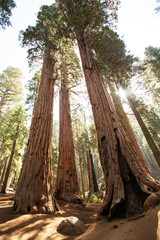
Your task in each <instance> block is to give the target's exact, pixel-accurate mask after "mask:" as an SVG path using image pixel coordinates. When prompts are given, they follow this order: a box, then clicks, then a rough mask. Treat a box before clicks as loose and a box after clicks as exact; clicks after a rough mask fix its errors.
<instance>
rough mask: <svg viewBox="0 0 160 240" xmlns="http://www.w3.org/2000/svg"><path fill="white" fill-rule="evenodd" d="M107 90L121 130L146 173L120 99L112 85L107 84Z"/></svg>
mask: <svg viewBox="0 0 160 240" xmlns="http://www.w3.org/2000/svg"><path fill="white" fill-rule="evenodd" d="M109 89H110V91H111V96H112V99H113V102H114V105H115V109H116V112H117V114H118V117H119V119H120V121H121V123H122V126H123V128H124V129H125V131H126V133H127V136H128V139H129V140H130V141H131V142H132V147H133V148H134V149H135V151H136V152H137V154H138V156H139V158H140V159H141V162H142V164H143V166H144V168H145V169H146V171H148V167H147V165H146V162H145V160H144V157H143V155H142V152H141V150H140V147H139V145H138V143H137V140H136V137H135V135H134V132H133V129H132V127H131V125H130V122H129V120H128V117H127V114H126V112H125V111H124V109H123V105H122V103H121V100H120V97H119V96H118V94H116V90H115V88H114V87H113V84H111V83H109Z"/></svg>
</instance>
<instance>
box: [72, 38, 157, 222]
mask: <svg viewBox="0 0 160 240" xmlns="http://www.w3.org/2000/svg"><path fill="white" fill-rule="evenodd" d="M77 41H78V46H79V50H80V55H81V60H82V66H83V70H84V75H85V80H86V84H87V89H88V93H89V97H90V101H91V105H92V110H93V115H94V120H95V125H96V130H97V136H98V148H99V153H100V160H101V164H102V168H103V171H104V175H105V183H106V187H107V188H106V194H105V199H104V202H103V204H102V208H101V214H103V215H108V216H110V217H111V218H115V217H123V216H129V215H134V214H136V213H139V212H141V211H142V209H143V203H144V201H145V199H146V198H147V196H148V194H149V192H148V190H150V191H160V183H159V182H157V181H156V180H154V179H153V178H152V177H151V175H150V174H149V173H148V171H146V169H145V168H144V167H143V164H142V163H141V160H140V157H139V156H138V154H137V153H136V151H135V150H134V148H133V147H132V145H133V144H132V143H131V142H130V141H129V140H128V138H127V135H126V133H125V131H124V129H123V127H122V126H121V124H120V121H119V119H118V116H117V115H116V112H115V109H114V107H113V104H112V101H111V99H110V96H109V94H108V92H107V90H106V87H105V84H104V82H103V79H102V75H101V73H100V70H99V67H98V66H97V64H96V61H95V58H94V56H93V50H92V46H91V40H90V39H89V37H88V36H87V33H84V34H80V33H77Z"/></svg>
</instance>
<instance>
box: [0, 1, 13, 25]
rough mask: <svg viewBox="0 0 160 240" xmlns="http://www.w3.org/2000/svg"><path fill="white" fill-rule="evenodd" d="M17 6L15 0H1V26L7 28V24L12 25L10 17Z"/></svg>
mask: <svg viewBox="0 0 160 240" xmlns="http://www.w3.org/2000/svg"><path fill="white" fill-rule="evenodd" d="M15 6H16V4H15V2H14V1H13V0H0V28H2V29H5V28H6V26H10V25H11V22H10V20H9V18H10V16H11V15H12V12H11V11H12V9H13V8H15Z"/></svg>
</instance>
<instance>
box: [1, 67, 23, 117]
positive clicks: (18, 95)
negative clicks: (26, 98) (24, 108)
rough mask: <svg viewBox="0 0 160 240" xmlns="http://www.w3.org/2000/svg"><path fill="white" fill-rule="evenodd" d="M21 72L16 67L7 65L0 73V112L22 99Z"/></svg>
mask: <svg viewBox="0 0 160 240" xmlns="http://www.w3.org/2000/svg"><path fill="white" fill-rule="evenodd" d="M22 94H23V87H22V72H21V71H20V70H19V69H18V68H14V67H7V69H6V70H4V71H3V73H2V74H1V75H0V112H1V111H2V108H4V106H6V107H9V106H13V104H15V103H17V102H19V101H21V100H22Z"/></svg>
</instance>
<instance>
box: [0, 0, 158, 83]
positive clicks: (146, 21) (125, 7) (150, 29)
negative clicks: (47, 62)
mask: <svg viewBox="0 0 160 240" xmlns="http://www.w3.org/2000/svg"><path fill="white" fill-rule="evenodd" d="M15 2H16V4H17V8H16V9H14V10H13V16H12V17H11V22H12V25H13V27H9V28H6V30H0V73H1V72H2V71H3V70H4V69H6V67H7V66H13V67H18V68H20V69H21V70H22V72H23V74H24V82H25V83H26V82H27V80H28V79H29V78H31V77H32V76H33V73H30V74H29V68H28V63H27V59H26V56H27V54H26V49H23V48H21V47H20V42H18V34H19V31H20V30H24V29H25V28H26V27H27V26H28V25H34V24H35V21H36V13H37V12H38V10H39V8H40V6H41V5H44V4H48V5H50V4H52V3H53V0H23V1H22V0H15ZM155 7H156V0H121V8H120V10H119V14H118V15H119V23H118V24H117V31H118V33H119V34H120V36H123V39H124V41H125V43H126V46H127V49H128V50H130V52H131V53H132V54H134V55H136V56H139V57H141V58H143V52H144V49H145V47H147V46H149V45H152V46H157V47H160V15H157V14H155V12H154V9H155Z"/></svg>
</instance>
